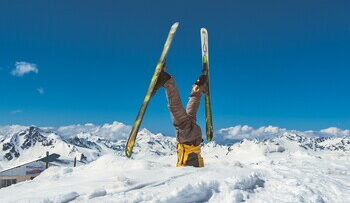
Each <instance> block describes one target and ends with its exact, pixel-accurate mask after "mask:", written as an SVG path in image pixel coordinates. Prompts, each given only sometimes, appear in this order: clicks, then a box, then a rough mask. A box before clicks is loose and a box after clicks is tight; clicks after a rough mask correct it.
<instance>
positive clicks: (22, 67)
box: [11, 61, 39, 77]
mask: <svg viewBox="0 0 350 203" xmlns="http://www.w3.org/2000/svg"><path fill="white" fill-rule="evenodd" d="M15 65H16V68H15V69H13V70H12V71H11V74H12V75H13V76H17V77H22V76H23V75H25V74H27V73H30V72H34V73H38V72H39V70H38V68H37V67H36V65H35V64H33V63H28V62H24V61H21V62H16V64H15Z"/></svg>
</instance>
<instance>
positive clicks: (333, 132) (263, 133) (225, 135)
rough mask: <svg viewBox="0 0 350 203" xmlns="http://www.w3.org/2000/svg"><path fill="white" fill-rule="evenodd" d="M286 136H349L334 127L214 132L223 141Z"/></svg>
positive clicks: (348, 132) (244, 128)
mask: <svg viewBox="0 0 350 203" xmlns="http://www.w3.org/2000/svg"><path fill="white" fill-rule="evenodd" d="M286 134H299V135H304V136H317V137H344V136H350V130H342V129H339V128H336V127H330V128H327V129H323V130H319V131H314V130H309V131H298V130H288V129H285V128H279V127H274V126H267V127H265V126H264V127H260V128H253V127H250V126H247V125H237V126H233V127H229V128H224V129H221V130H218V131H217V132H216V135H217V138H218V137H219V138H221V139H224V140H241V139H255V138H257V139H267V138H271V137H275V136H279V135H286Z"/></svg>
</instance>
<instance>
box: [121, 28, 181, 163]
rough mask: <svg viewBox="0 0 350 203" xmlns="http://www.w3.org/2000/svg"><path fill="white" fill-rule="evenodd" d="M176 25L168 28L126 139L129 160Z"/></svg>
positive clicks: (126, 152)
mask: <svg viewBox="0 0 350 203" xmlns="http://www.w3.org/2000/svg"><path fill="white" fill-rule="evenodd" d="M178 25H179V23H178V22H176V23H174V24H173V25H172V26H171V28H170V31H169V34H168V37H167V39H166V41H165V44H164V47H163V51H162V54H161V55H160V58H159V61H158V63H157V66H156V68H155V71H154V74H153V76H152V79H151V83H150V84H149V87H148V90H147V93H146V95H145V98H144V100H143V103H142V105H141V107H140V110H139V113H138V114H137V117H136V120H135V122H134V125H133V126H132V129H131V132H130V136H129V139H128V142H127V144H126V147H125V155H126V156H127V157H129V158H130V157H131V154H132V149H133V147H134V145H135V140H136V137H137V133H138V131H139V129H140V125H141V122H142V119H143V117H144V115H145V112H146V109H147V106H148V103H149V101H150V99H151V96H152V92H153V89H154V86H155V84H156V83H157V80H158V77H159V74H160V72H161V71H162V69H163V67H164V63H165V59H166V56H167V54H168V51H169V48H170V45H171V42H172V41H173V38H174V35H175V33H176V30H177V27H178Z"/></svg>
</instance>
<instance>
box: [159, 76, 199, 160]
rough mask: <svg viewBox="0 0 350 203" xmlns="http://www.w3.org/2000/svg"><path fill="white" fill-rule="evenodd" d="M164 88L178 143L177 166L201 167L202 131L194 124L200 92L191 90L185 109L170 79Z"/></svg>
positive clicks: (173, 81)
mask: <svg viewBox="0 0 350 203" xmlns="http://www.w3.org/2000/svg"><path fill="white" fill-rule="evenodd" d="M164 87H165V90H166V95H167V99H168V103H169V104H168V108H169V110H170V114H171V117H172V120H173V124H174V126H175V128H176V139H177V141H178V142H179V144H178V145H177V152H178V153H177V154H178V164H177V166H186V165H191V166H197V167H203V166H204V164H203V158H202V157H201V156H200V144H201V143H202V131H201V128H200V127H199V126H198V125H197V123H196V120H197V111H198V108H199V103H200V98H201V95H202V91H194V90H193V89H192V92H191V94H190V98H189V100H188V103H187V107H186V109H185V108H184V107H183V105H182V102H181V99H180V94H179V90H178V88H177V86H176V82H175V80H174V79H173V78H170V79H169V80H168V81H167V82H166V83H165V84H164ZM194 148H195V149H194ZM192 149H194V150H192ZM188 152H190V153H188ZM181 157H182V158H181ZM184 160H186V161H184ZM187 160H188V161H190V163H187Z"/></svg>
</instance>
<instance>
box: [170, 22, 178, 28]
mask: <svg viewBox="0 0 350 203" xmlns="http://www.w3.org/2000/svg"><path fill="white" fill-rule="evenodd" d="M178 26H179V22H176V23H174V24H173V25H172V26H171V28H177V27H178Z"/></svg>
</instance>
